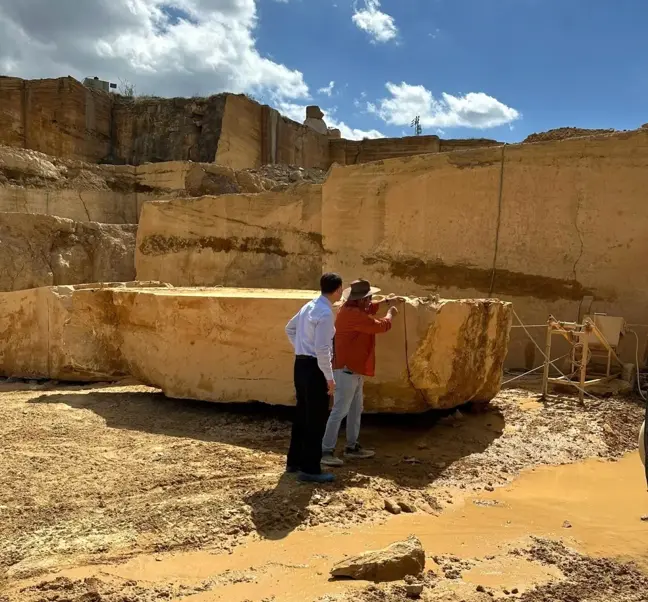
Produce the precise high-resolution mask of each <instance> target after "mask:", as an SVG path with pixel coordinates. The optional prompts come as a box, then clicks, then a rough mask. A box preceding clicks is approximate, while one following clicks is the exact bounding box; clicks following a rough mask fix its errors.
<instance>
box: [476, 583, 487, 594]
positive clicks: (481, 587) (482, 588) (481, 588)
mask: <svg viewBox="0 0 648 602" xmlns="http://www.w3.org/2000/svg"><path fill="white" fill-rule="evenodd" d="M477 591H478V592H482V593H485V592H486V588H485V587H484V586H483V585H478V586H477Z"/></svg>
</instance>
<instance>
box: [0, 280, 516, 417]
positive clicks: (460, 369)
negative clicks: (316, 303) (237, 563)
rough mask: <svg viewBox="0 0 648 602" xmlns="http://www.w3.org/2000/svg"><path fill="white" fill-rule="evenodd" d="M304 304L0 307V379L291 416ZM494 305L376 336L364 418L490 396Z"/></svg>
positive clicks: (422, 308) (432, 306) (180, 297)
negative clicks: (145, 389)
mask: <svg viewBox="0 0 648 602" xmlns="http://www.w3.org/2000/svg"><path fill="white" fill-rule="evenodd" d="M314 296H315V293H314V292H308V291H294V290H267V289H225V288H223V289H182V288H173V287H159V286H158V287H155V286H147V285H146V283H140V284H138V283H132V284H128V285H123V286H112V285H107V286H105V287H97V286H96V285H94V286H91V285H89V286H85V287H51V288H41V289H34V290H30V291H22V292H20V293H6V294H2V295H0V340H2V343H1V344H0V374H2V375H4V376H21V377H31V378H33V377H43V378H59V379H62V378H65V379H67V380H82V381H84V380H106V379H110V378H111V377H113V378H119V377H121V376H124V375H127V374H129V375H132V376H134V377H136V378H138V379H139V380H141V381H142V382H144V383H146V384H149V385H152V386H155V387H159V388H160V389H162V390H163V391H164V392H165V393H166V394H167V395H168V396H169V397H175V398H186V399H201V400H206V401H215V402H247V401H262V402H265V403H270V404H280V405H293V404H294V403H295V401H294V385H293V362H294V351H293V349H292V348H291V346H290V343H289V341H288V339H287V337H286V335H285V332H284V328H285V325H286V323H287V322H288V320H290V318H291V317H292V316H293V315H294V314H295V313H297V311H299V309H300V308H301V307H302V305H303V304H304V303H306V302H307V301H309V300H310V299H312V298H313V297H314ZM510 313H511V311H510V305H509V304H506V303H502V302H499V301H492V300H489V301H475V300H457V301H439V302H431V301H421V300H410V301H408V303H407V304H406V305H405V306H403V307H401V315H399V316H397V317H396V319H395V322H394V327H393V328H392V330H391V331H390V332H389V333H386V334H384V335H379V338H378V347H377V370H376V374H377V376H376V378H373V379H367V382H366V384H365V408H366V410H367V411H370V412H399V413H400V412H403V413H406V412H422V411H425V410H429V409H433V408H449V407H454V406H457V405H461V404H463V403H465V402H466V401H468V400H473V401H488V400H490V399H492V397H494V396H495V395H496V394H497V392H498V391H499V385H500V377H501V369H502V364H503V361H504V357H505V354H506V343H507V340H508V331H509V327H510Z"/></svg>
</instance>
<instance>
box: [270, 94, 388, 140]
mask: <svg viewBox="0 0 648 602" xmlns="http://www.w3.org/2000/svg"><path fill="white" fill-rule="evenodd" d="M277 110H278V111H279V112H280V113H282V114H283V115H285V116H286V117H288V118H289V119H292V120H293V121H297V122H299V123H303V122H304V119H305V117H306V105H300V104H298V103H294V102H285V101H283V102H279V103H277ZM322 113H324V121H326V125H328V127H330V128H335V129H338V130H340V133H341V134H342V138H346V139H347V140H362V139H363V138H371V139H376V138H384V137H385V136H384V134H383V133H382V132H379V131H378V130H360V129H357V128H352V127H350V126H348V125H347V124H346V123H344V121H338V120H337V119H336V118H335V117H334V115H335V113H336V109H335V108H332V109H322Z"/></svg>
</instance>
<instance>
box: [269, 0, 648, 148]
mask: <svg viewBox="0 0 648 602" xmlns="http://www.w3.org/2000/svg"><path fill="white" fill-rule="evenodd" d="M360 4H362V3H360ZM380 10H381V11H384V12H385V13H386V14H389V15H391V16H392V17H393V19H394V22H395V24H396V27H397V28H398V35H397V37H396V38H395V39H393V40H390V41H387V42H381V43H375V42H374V43H372V42H371V37H370V36H369V35H368V34H367V33H366V32H365V31H363V30H361V29H359V28H358V27H356V25H354V23H353V21H352V18H351V17H352V13H353V3H352V2H349V1H346V0H334V1H331V0H290V1H289V2H277V1H276V0H264V1H262V2H260V3H259V17H260V18H259V28H258V31H257V40H258V42H257V46H258V48H259V50H260V51H261V52H262V53H265V54H269V55H271V56H272V57H273V58H274V60H277V61H279V62H281V63H284V64H285V65H287V66H288V67H290V68H296V69H299V70H300V71H302V72H303V73H304V74H305V76H306V79H307V81H308V83H309V84H310V86H311V88H312V91H313V97H314V100H315V101H317V103H318V104H320V105H322V106H326V107H337V110H336V113H335V116H336V117H337V118H338V119H342V120H344V122H346V123H348V124H352V125H353V127H355V128H360V129H364V130H370V129H374V128H375V129H377V130H380V131H381V132H383V133H384V134H386V135H395V136H399V135H402V132H403V130H409V128H403V127H399V126H394V125H389V124H386V123H384V121H383V120H381V119H380V118H379V117H378V116H376V115H375V114H371V113H368V112H367V110H366V102H364V101H366V100H371V101H373V102H375V100H376V99H380V98H384V97H386V96H388V94H387V91H386V89H385V84H386V83H387V82H393V83H398V84H400V83H401V82H407V83H408V84H411V85H423V86H424V87H425V88H426V89H428V90H429V91H431V92H432V94H433V95H434V96H435V97H437V96H440V95H441V93H443V92H446V93H449V94H452V95H463V94H466V93H469V92H484V93H486V94H488V95H489V96H492V97H494V98H496V99H497V100H499V101H500V102H502V103H504V104H505V105H507V106H509V107H512V108H514V109H515V110H517V111H518V112H519V113H520V114H521V117H520V118H519V119H517V120H515V121H513V122H512V123H511V124H510V125H509V124H506V125H502V126H499V127H494V128H489V129H474V128H466V127H444V128H442V129H443V130H444V135H445V136H446V137H468V136H486V137H493V138H497V139H499V140H504V141H517V140H521V139H523V138H524V137H525V136H527V135H528V134H530V133H532V132H536V131H542V130H547V129H551V128H555V127H562V126H577V127H591V128H616V129H632V128H636V127H638V126H640V125H641V124H642V123H645V122H648V103H647V102H646V101H647V99H648V35H647V34H646V26H647V25H648V2H646V0H618V1H617V2H612V1H606V0H382V2H381V4H380ZM331 80H333V81H335V82H336V86H335V88H334V92H333V95H332V97H330V98H329V97H328V96H326V95H323V94H317V92H316V89H317V88H320V87H323V86H325V85H327V84H328V83H329V81H331ZM363 93H364V94H366V97H365V98H362V96H361V95H362V94H363ZM355 99H360V100H361V101H363V102H362V104H361V107H356V106H354V100H355ZM413 116H414V115H412V117H413ZM408 117H409V116H408ZM511 127H512V129H511ZM424 132H425V133H435V131H434V128H425V130H424Z"/></svg>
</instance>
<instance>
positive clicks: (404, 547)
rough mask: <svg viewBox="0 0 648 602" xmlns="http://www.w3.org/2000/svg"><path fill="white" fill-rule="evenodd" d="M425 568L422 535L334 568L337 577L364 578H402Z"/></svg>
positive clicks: (354, 558) (344, 561) (353, 558)
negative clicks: (420, 539) (420, 537)
mask: <svg viewBox="0 0 648 602" xmlns="http://www.w3.org/2000/svg"><path fill="white" fill-rule="evenodd" d="M424 568H425V552H424V550H423V546H422V545H421V542H420V541H419V540H418V538H416V537H414V536H410V537H409V538H408V539H407V540H405V541H399V542H396V543H393V544H391V545H390V546H388V547H386V548H385V549H384V550H377V551H373V552H365V553H364V554H360V555H359V556H354V557H352V558H347V559H346V560H343V561H342V562H339V563H338V564H336V565H335V566H334V567H333V568H332V569H331V576H333V577H347V578H351V579H362V580H364V581H376V582H378V581H398V580H399V579H404V578H405V577H406V576H408V575H412V576H416V575H420V574H421V573H422V572H423V569H424Z"/></svg>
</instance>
